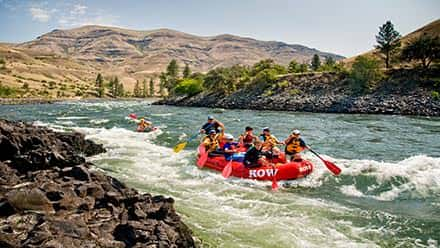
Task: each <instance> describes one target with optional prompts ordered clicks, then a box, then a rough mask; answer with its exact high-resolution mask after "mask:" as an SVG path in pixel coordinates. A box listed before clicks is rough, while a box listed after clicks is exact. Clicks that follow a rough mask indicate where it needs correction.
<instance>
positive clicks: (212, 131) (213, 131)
mask: <svg viewBox="0 0 440 248" xmlns="http://www.w3.org/2000/svg"><path fill="white" fill-rule="evenodd" d="M213 133H217V132H216V131H215V130H214V129H211V130H209V134H213Z"/></svg>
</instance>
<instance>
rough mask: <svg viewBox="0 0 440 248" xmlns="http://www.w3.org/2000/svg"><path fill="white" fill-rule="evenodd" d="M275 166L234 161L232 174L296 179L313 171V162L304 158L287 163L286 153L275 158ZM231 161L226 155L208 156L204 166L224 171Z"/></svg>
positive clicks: (260, 177)
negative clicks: (254, 166)
mask: <svg viewBox="0 0 440 248" xmlns="http://www.w3.org/2000/svg"><path fill="white" fill-rule="evenodd" d="M272 162H273V164H274V166H260V167H256V168H246V167H245V166H244V165H243V163H242V162H238V161H232V174H231V176H234V177H238V178H246V179H256V180H268V181H269V180H270V181H272V180H274V177H275V180H276V181H279V180H294V179H298V178H302V177H305V176H307V175H309V174H310V173H312V171H313V164H312V163H311V162H310V161H308V160H305V159H303V160H302V161H301V162H290V163H286V162H285V158H284V154H282V155H281V156H280V158H275V159H274V160H273V161H272ZM228 163H229V161H226V159H225V158H224V156H218V157H208V159H207V160H206V162H205V164H204V165H203V167H206V168H209V169H213V170H217V171H220V172H221V171H223V168H225V166H226V165H227V164H228Z"/></svg>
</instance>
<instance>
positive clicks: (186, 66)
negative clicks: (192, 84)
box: [183, 64, 191, 78]
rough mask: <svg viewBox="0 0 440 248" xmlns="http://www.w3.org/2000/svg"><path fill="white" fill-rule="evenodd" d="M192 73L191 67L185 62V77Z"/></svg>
mask: <svg viewBox="0 0 440 248" xmlns="http://www.w3.org/2000/svg"><path fill="white" fill-rule="evenodd" d="M190 75H191V69H190V68H189V65H188V64H185V68H184V69H183V78H189V76H190Z"/></svg>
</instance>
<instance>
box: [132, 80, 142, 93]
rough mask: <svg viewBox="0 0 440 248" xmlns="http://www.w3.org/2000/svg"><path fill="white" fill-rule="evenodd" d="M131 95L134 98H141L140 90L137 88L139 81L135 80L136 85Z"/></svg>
mask: <svg viewBox="0 0 440 248" xmlns="http://www.w3.org/2000/svg"><path fill="white" fill-rule="evenodd" d="M133 95H134V96H135V97H140V96H141V88H140V86H139V80H136V84H135V85H134V89H133Z"/></svg>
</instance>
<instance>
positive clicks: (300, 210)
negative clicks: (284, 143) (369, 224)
mask: <svg viewBox="0 0 440 248" xmlns="http://www.w3.org/2000/svg"><path fill="white" fill-rule="evenodd" d="M77 130H78V131H81V132H84V133H85V134H86V137H87V138H91V139H93V140H95V141H97V142H99V143H102V144H104V146H105V147H106V149H107V153H104V154H100V155H97V156H94V157H93V158H91V161H92V162H94V163H95V164H96V165H97V166H98V167H99V168H102V169H104V170H109V171H111V172H113V173H115V175H116V176H118V177H120V178H121V179H122V180H124V181H126V182H128V183H130V184H132V185H135V186H136V187H137V188H140V189H145V190H146V191H149V192H157V193H160V194H166V195H171V196H172V197H173V198H175V199H176V204H177V207H178V210H179V212H180V213H181V214H182V215H183V216H184V218H187V222H189V223H190V225H191V226H193V227H196V228H198V229H199V230H200V231H201V232H207V233H209V234H210V235H209V236H211V237H214V239H216V238H215V237H217V238H220V239H221V240H222V242H221V244H222V245H223V246H224V247H229V246H237V245H238V244H240V246H241V247H264V246H270V244H274V243H277V244H279V245H280V246H285V247H289V246H301V247H321V244H323V243H326V244H328V245H329V246H332V247H347V245H349V246H352V247H375V246H376V245H375V244H374V242H373V241H370V240H368V239H366V238H364V237H362V231H361V230H359V229H358V228H355V227H353V225H352V223H348V222H347V223H342V222H341V223H339V224H338V225H339V227H338V228H336V227H335V224H334V223H333V221H332V220H331V219H328V218H327V215H328V213H329V212H334V214H350V213H352V215H357V213H355V212H356V211H357V210H353V209H350V208H347V207H344V206H342V205H339V204H337V203H334V202H329V201H325V200H319V199H313V198H307V197H303V196H300V195H296V194H293V193H290V192H286V191H283V190H280V192H276V193H273V192H271V191H270V182H261V181H252V180H241V179H234V178H231V179H228V180H225V179H224V178H223V177H222V176H221V174H220V173H217V172H213V171H211V170H200V169H198V168H197V166H195V165H194V162H195V159H194V155H195V152H194V151H191V152H190V151H182V152H180V153H177V154H176V153H174V152H173V151H172V149H171V148H167V147H162V146H159V145H155V144H154V143H153V142H151V141H152V140H154V139H155V138H156V137H157V136H158V135H159V134H160V133H161V131H158V132H151V133H137V132H133V131H129V130H126V129H122V128H111V129H105V128H79V129H77ZM314 162H316V161H314ZM312 175H314V176H310V177H308V178H304V179H301V180H302V181H301V180H299V183H298V186H301V187H309V186H311V187H319V185H320V184H322V181H323V180H325V178H326V177H327V176H328V172H327V171H326V168H322V166H321V167H319V166H317V168H316V170H315V174H312ZM347 230H349V231H348V232H347ZM249 237H254V239H255V240H253V241H251V240H249ZM329 237H331V238H329Z"/></svg>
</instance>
